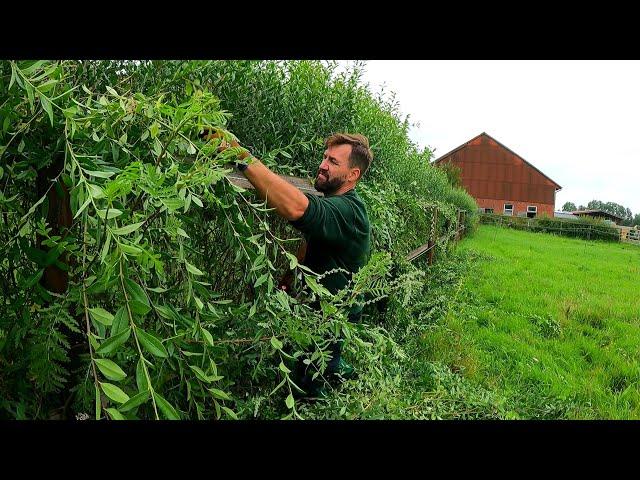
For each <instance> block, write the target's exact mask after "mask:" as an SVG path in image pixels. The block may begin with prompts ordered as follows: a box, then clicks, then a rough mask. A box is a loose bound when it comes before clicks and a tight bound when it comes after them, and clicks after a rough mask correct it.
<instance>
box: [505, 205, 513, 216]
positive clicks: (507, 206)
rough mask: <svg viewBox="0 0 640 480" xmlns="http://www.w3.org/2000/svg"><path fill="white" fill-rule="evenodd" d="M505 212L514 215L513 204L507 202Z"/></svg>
mask: <svg viewBox="0 0 640 480" xmlns="http://www.w3.org/2000/svg"><path fill="white" fill-rule="evenodd" d="M504 214H505V215H513V204H512V203H505V204H504Z"/></svg>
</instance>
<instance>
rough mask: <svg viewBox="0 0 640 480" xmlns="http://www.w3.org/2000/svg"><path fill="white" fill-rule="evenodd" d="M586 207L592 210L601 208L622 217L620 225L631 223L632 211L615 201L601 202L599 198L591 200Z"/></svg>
mask: <svg viewBox="0 0 640 480" xmlns="http://www.w3.org/2000/svg"><path fill="white" fill-rule="evenodd" d="M587 208H589V209H593V210H602V211H605V212H608V213H611V214H613V215H617V216H618V217H620V218H622V222H621V223H622V225H631V224H632V222H633V213H632V212H631V210H630V209H628V208H627V207H625V206H623V205H620V204H618V203H615V202H603V201H601V200H591V201H590V202H589V203H588V204H587Z"/></svg>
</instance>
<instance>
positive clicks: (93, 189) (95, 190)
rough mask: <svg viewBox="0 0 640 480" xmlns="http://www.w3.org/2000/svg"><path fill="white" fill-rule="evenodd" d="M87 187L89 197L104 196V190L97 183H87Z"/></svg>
mask: <svg viewBox="0 0 640 480" xmlns="http://www.w3.org/2000/svg"><path fill="white" fill-rule="evenodd" d="M87 188H88V189H89V194H90V196H91V197H93V198H95V199H100V198H104V190H103V189H102V188H101V187H99V186H98V185H94V184H93V183H87Z"/></svg>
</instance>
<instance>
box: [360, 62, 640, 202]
mask: <svg viewBox="0 0 640 480" xmlns="http://www.w3.org/2000/svg"><path fill="white" fill-rule="evenodd" d="M365 69H366V71H365V75H364V76H363V79H362V80H363V81H364V82H365V83H368V84H369V86H370V88H371V90H372V91H380V89H381V88H384V91H385V92H389V91H393V92H395V94H396V100H398V102H399V106H400V111H401V112H402V114H403V115H409V120H410V122H412V123H417V124H418V125H417V126H415V127H412V128H411V130H410V137H411V139H412V140H413V141H414V142H416V143H417V144H418V145H419V146H421V147H425V146H428V147H429V148H431V149H433V150H435V158H438V157H440V156H441V155H443V154H445V153H447V152H449V151H450V150H453V149H454V148H456V147H458V146H460V145H461V144H463V143H464V142H466V141H468V140H470V139H471V138H473V137H475V136H476V135H478V134H480V133H482V132H486V133H488V134H489V135H491V136H492V137H493V138H495V139H496V140H498V141H499V142H500V143H502V144H504V145H505V146H507V147H509V148H510V149H511V150H513V151H514V152H515V153H517V154H518V155H520V156H521V157H522V158H524V159H525V160H527V161H528V162H529V163H531V164H533V165H535V166H536V168H538V169H539V170H541V171H542V172H543V173H544V174H545V175H547V176H548V177H550V178H551V179H552V180H554V181H555V182H557V183H558V184H560V185H561V186H562V190H560V191H559V192H557V193H556V210H560V209H561V208H562V205H563V204H564V203H565V202H567V201H571V202H573V203H575V204H576V206H579V205H580V204H583V205H586V204H587V203H588V202H589V201H590V200H594V199H597V200H602V201H604V202H608V201H610V202H616V203H619V204H621V205H624V206H625V207H627V208H630V209H631V211H632V212H633V213H634V214H636V213H640V61H611V60H608V61H568V60H554V61H533V60H525V61H512V60H509V61H506V60H504V61H488V60H470V61H459V60H439V61H431V60H429V61H427V60H412V61H399V60H391V61H379V60H376V61H367V62H366V67H365Z"/></svg>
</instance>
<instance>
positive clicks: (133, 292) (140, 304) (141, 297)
mask: <svg viewBox="0 0 640 480" xmlns="http://www.w3.org/2000/svg"><path fill="white" fill-rule="evenodd" d="M124 284H125V289H126V290H127V293H128V294H129V295H130V296H131V298H130V300H131V310H133V311H134V312H135V313H137V314H139V315H146V314H147V313H149V311H150V310H151V305H150V303H149V298H148V297H147V294H146V293H145V291H144V290H143V288H142V287H141V286H140V285H138V284H137V283H136V282H134V281H133V280H131V279H130V278H125V279H124Z"/></svg>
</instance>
